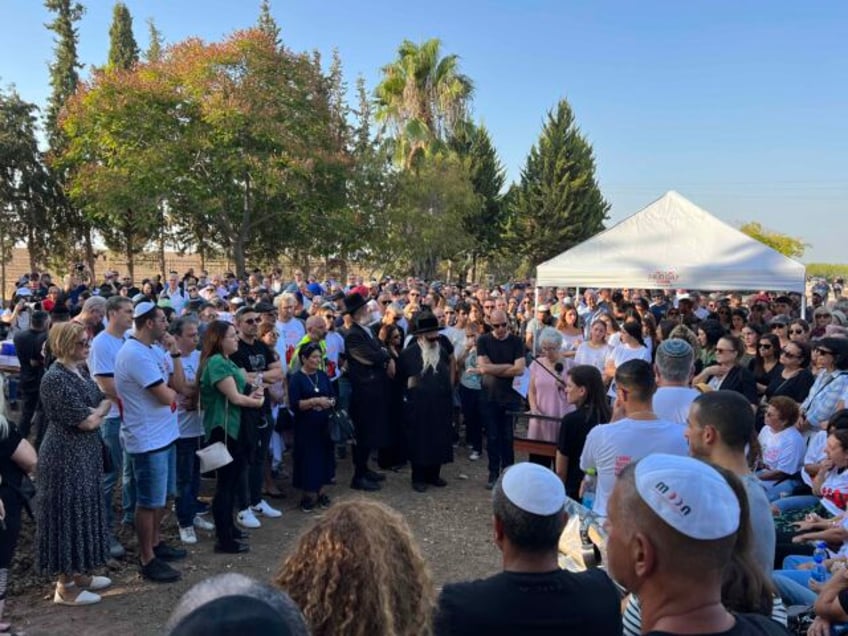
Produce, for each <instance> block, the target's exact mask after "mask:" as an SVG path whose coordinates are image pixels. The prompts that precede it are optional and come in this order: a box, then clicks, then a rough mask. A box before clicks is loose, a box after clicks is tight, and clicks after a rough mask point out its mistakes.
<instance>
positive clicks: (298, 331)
mask: <svg viewBox="0 0 848 636" xmlns="http://www.w3.org/2000/svg"><path fill="white" fill-rule="evenodd" d="M277 331H279V332H280V337H279V338H277V348H276V351H277V355H278V356H280V360H281V361H282V363H283V367H284V368H287V369H288V368H290V367H291V358H292V356H293V355H294V350H295V349H296V348H297V343H298V342H300V341H301V340H302V339H303V336H305V335H306V327H304V326H303V323H302V322H300V320H298V319H297V318H292V319H291V320H289V321H288V322H280V321H279V320H278V321H277Z"/></svg>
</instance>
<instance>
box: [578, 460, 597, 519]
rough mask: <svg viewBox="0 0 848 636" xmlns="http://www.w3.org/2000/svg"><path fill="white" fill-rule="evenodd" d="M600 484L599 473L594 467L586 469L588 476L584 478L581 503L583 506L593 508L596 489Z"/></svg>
mask: <svg viewBox="0 0 848 636" xmlns="http://www.w3.org/2000/svg"><path fill="white" fill-rule="evenodd" d="M597 485H598V473H597V471H596V470H595V469H594V468H590V469H588V470H587V471H586V476H585V477H584V478H583V499H582V500H581V502H580V503H581V504H583V507H584V508H586V509H588V510H591V509H592V506H593V505H594V504H595V489H596V488H597Z"/></svg>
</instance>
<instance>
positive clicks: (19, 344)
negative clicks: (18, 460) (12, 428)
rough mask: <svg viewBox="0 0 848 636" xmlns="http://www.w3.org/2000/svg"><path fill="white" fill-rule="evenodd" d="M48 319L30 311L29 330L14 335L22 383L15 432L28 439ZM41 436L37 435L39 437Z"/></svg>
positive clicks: (42, 372)
mask: <svg viewBox="0 0 848 636" xmlns="http://www.w3.org/2000/svg"><path fill="white" fill-rule="evenodd" d="M49 324H50V317H49V315H48V314H47V312H46V311H41V310H38V311H34V312H32V318H31V319H30V326H29V329H27V330H26V331H20V332H18V333H17V334H15V353H16V354H17V356H18V362H20V365H21V380H20V384H19V385H18V391H19V392H20V394H21V401H22V402H23V406H22V408H21V419H20V421H19V422H18V433H20V434H21V437H23V438H24V439H26V438H27V437H28V436H29V429H30V425H31V424H32V416H33V415H35V411H36V409H37V407H38V389H39V387H40V386H41V376H43V375H44V356H43V355H42V350H43V347H44V343H45V341H46V340H47V327H48V326H49ZM42 435H43V433H41V432H40V433H39V436H42Z"/></svg>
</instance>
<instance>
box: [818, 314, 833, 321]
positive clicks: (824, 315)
mask: <svg viewBox="0 0 848 636" xmlns="http://www.w3.org/2000/svg"><path fill="white" fill-rule="evenodd" d="M819 318H826V319H827V320H830V314H819V315H818V316H816V320H818V319H819Z"/></svg>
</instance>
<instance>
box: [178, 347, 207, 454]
mask: <svg viewBox="0 0 848 636" xmlns="http://www.w3.org/2000/svg"><path fill="white" fill-rule="evenodd" d="M171 364H172V365H173V362H171ZM182 364H183V375H185V379H186V382H194V381H195V380H196V379H197V370H198V368H199V367H200V351H197V350H196V349H195V350H194V351H192V352H191V353H190V354H188V355H187V356H186V355H184V356H182ZM172 372H173V371H172ZM188 402H190V400H188V399H187V398H186V397H185V396H184V395H182V394H179V393H178V394H177V423H178V424H179V427H180V437H181V438H188V437H199V436H201V435H203V421H202V420H201V419H200V411H198V410H197V408H198V407H197V400H193V403H194V410H193V411H186V410H185V409H186V404H187V403H188Z"/></svg>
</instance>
